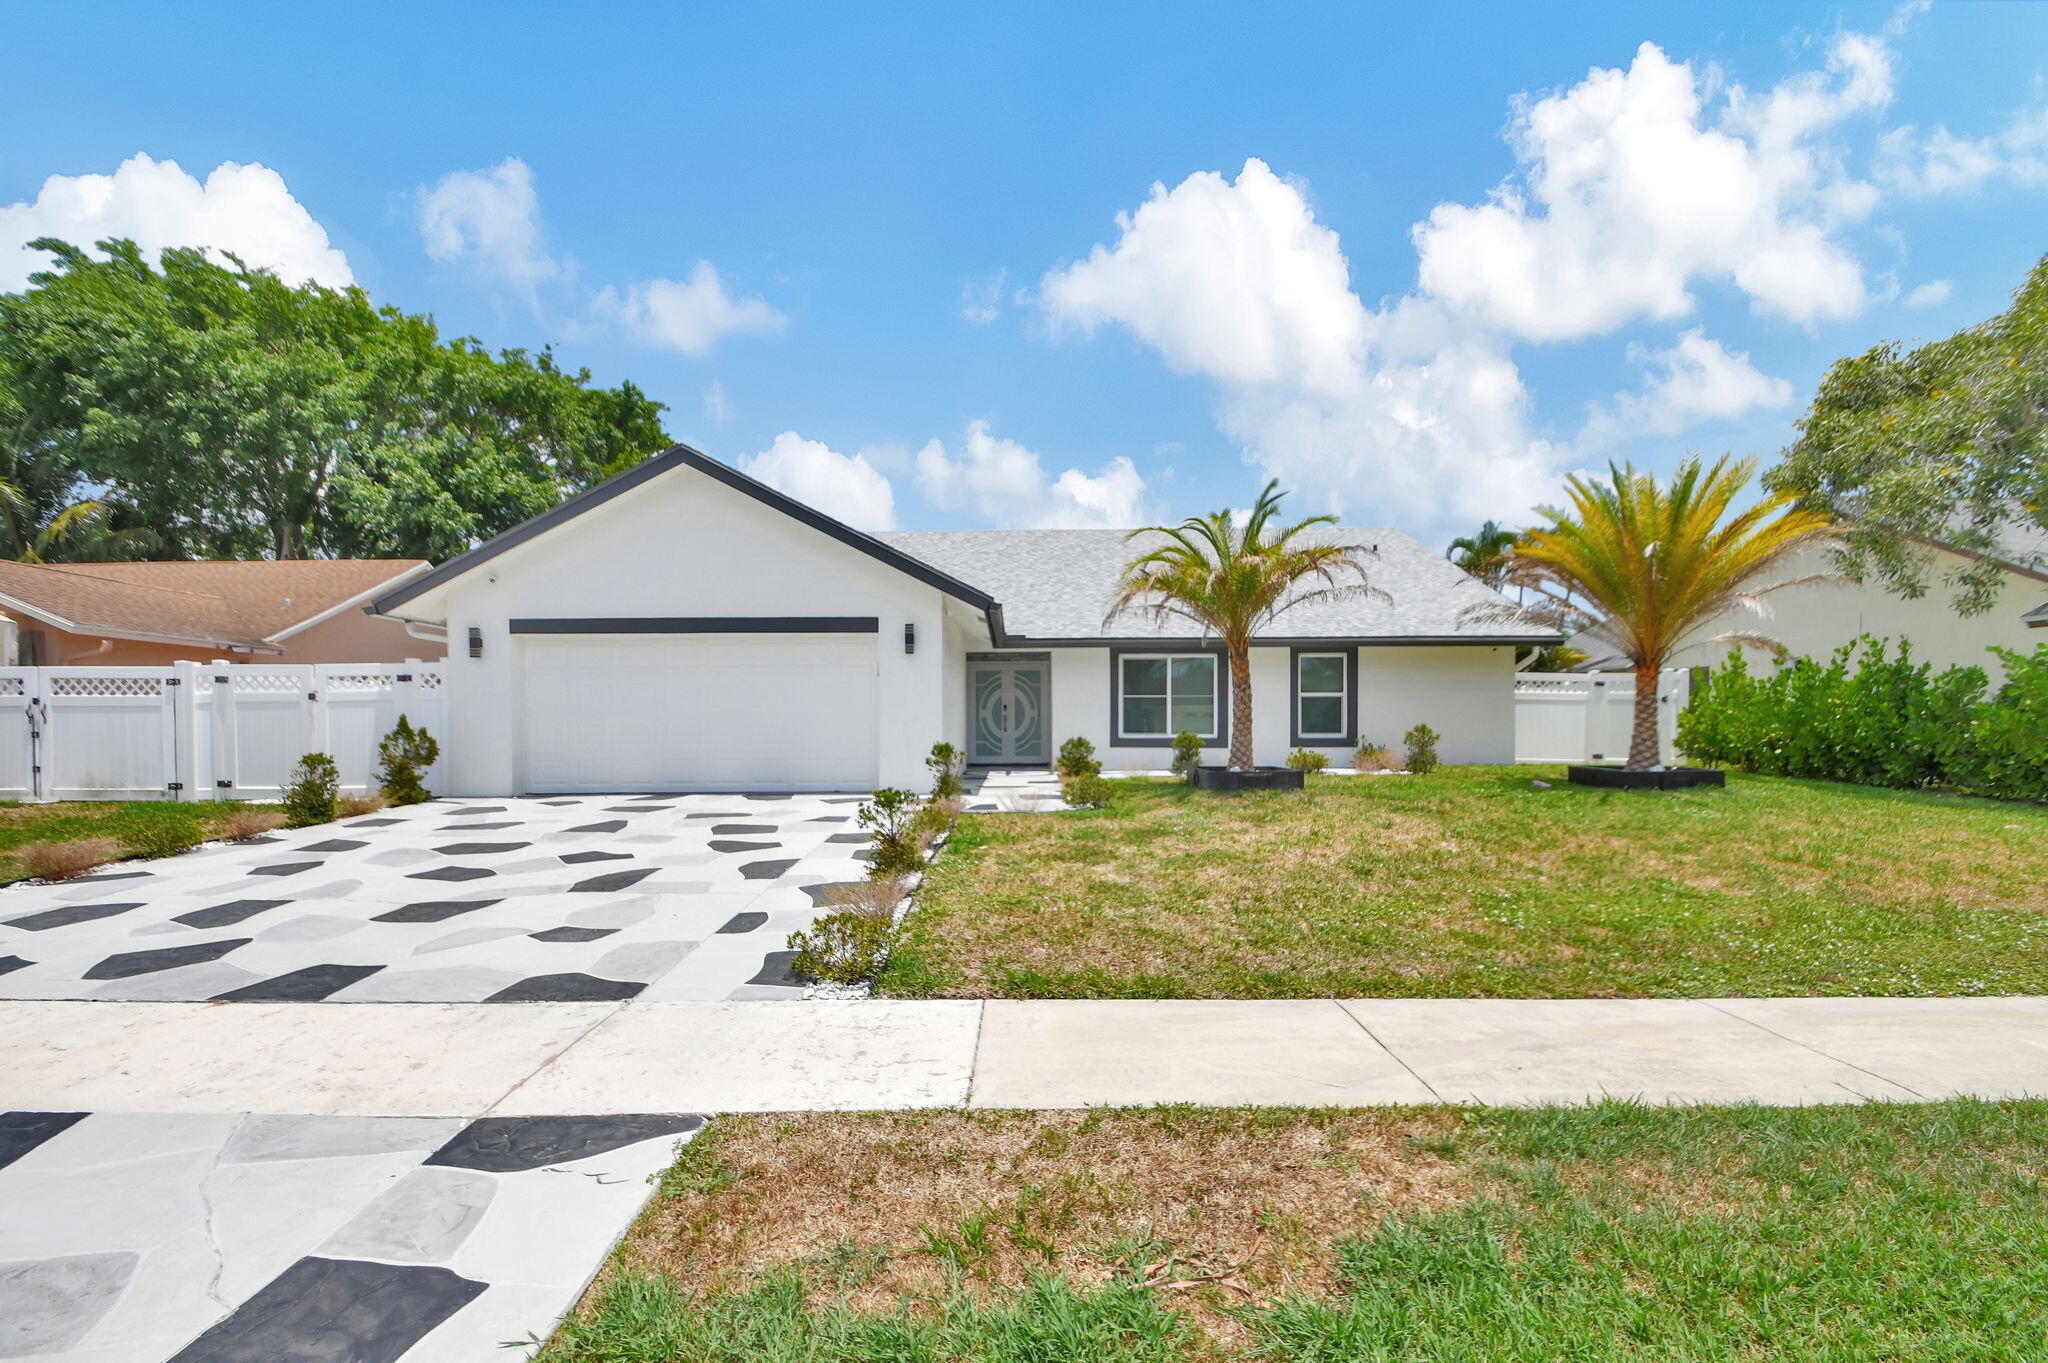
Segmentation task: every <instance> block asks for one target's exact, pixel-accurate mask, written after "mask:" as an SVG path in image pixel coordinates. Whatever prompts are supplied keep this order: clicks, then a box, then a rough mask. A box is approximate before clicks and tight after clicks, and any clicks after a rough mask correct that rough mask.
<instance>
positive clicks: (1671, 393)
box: [1573, 327, 1792, 455]
mask: <svg viewBox="0 0 2048 1363" xmlns="http://www.w3.org/2000/svg"><path fill="white" fill-rule="evenodd" d="M1632 356H1633V358H1634V359H1635V360H1636V362H1637V363H1638V364H1640V365H1642V366H1643V368H1644V369H1645V370H1646V371H1647V374H1646V379H1645V382H1644V384H1643V386H1642V387H1641V388H1639V389H1637V390H1635V391H1633V392H1628V393H1622V394H1619V395H1617V396H1616V397H1615V398H1614V399H1613V401H1612V402H1610V403H1603V404H1595V406H1594V407H1593V409H1592V411H1591V412H1590V413H1589V414H1588V417H1587V420H1586V425H1585V428H1584V429H1583V430H1582V431H1581V432H1580V434H1579V438H1578V440H1577V441H1575V442H1574V446H1573V447H1574V451H1575V452H1576V453H1578V454H1582V455H1583V454H1589V453H1592V452H1594V451H1596V450H1599V449H1602V448H1605V447H1606V446H1608V445H1612V444H1614V443H1615V442H1616V441H1618V440H1625V439H1627V438H1629V437H1631V436H1638V435H1673V434H1676V433H1677V432H1679V431H1682V430H1685V429H1686V428H1687V427H1689V426H1694V425H1697V424H1699V423H1700V422H1703V421H1733V420H1734V419H1735V418H1737V417H1740V416H1746V415H1747V414H1749V413H1750V412H1753V411H1756V410H1758V409H1759V408H1774V407H1783V406H1785V405H1786V404H1787V403H1789V402H1791V401H1792V385H1791V384H1790V383H1788V382H1786V381H1785V380H1784V379H1778V378H1772V377H1771V376H1770V375H1768V374H1765V373H1764V372H1763V371H1761V370H1759V369H1758V368H1757V367H1756V366H1755V365H1753V364H1751V363H1750V360H1749V356H1748V355H1747V354H1744V353H1741V352H1737V351H1731V350H1729V349H1728V348H1727V347H1726V346H1723V345H1722V344H1721V343H1720V342H1719V341H1716V340H1712V339H1710V338H1709V337H1708V336H1706V335H1705V334H1704V333H1703V332H1702V331H1700V329H1699V328H1697V327H1695V328H1694V329H1693V330H1691V331H1688V332H1685V333H1683V334H1682V335H1680V336H1679V338H1678V342H1677V344H1675V345H1673V346H1671V347H1670V348H1668V349H1664V350H1648V349H1645V348H1643V347H1634V348H1632Z"/></svg>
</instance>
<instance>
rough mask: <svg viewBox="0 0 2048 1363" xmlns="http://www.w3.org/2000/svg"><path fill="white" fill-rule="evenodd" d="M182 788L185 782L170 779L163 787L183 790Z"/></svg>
mask: <svg viewBox="0 0 2048 1363" xmlns="http://www.w3.org/2000/svg"><path fill="white" fill-rule="evenodd" d="M184 788H185V783H184V782H183V781H172V782H170V783H169V784H168V785H166V786H165V787H164V789H165V790H183V789H184Z"/></svg>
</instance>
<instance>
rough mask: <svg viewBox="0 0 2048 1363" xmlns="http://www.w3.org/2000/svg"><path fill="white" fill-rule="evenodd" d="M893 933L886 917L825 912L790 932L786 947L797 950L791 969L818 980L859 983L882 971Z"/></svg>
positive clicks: (887, 957) (836, 982)
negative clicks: (804, 926)
mask: <svg viewBox="0 0 2048 1363" xmlns="http://www.w3.org/2000/svg"><path fill="white" fill-rule="evenodd" d="M894 935H895V934H894V932H893V931H892V929H891V928H890V926H889V920H888V919H886V918H880V917H876V916H874V915H872V914H865V913H851V912H841V913H828V914H826V915H825V916H824V917H823V918H820V919H819V920H818V921H817V922H815V923H813V924H811V926H810V928H809V930H808V931H804V932H792V933H791V934H790V935H789V949H790V950H792V951H794V952H795V953H796V958H795V959H794V960H792V961H791V962H790V963H789V965H790V969H791V970H793V971H795V972H796V974H797V975H799V976H800V977H802V978H803V979H807V980H815V981H818V982H819V983H821V984H861V983H863V982H865V981H867V980H872V979H873V978H874V977H875V976H876V975H877V974H879V973H881V969H882V966H883V965H884V964H885V963H886V962H887V961H888V959H889V941H890V938H891V937H893V936H894Z"/></svg>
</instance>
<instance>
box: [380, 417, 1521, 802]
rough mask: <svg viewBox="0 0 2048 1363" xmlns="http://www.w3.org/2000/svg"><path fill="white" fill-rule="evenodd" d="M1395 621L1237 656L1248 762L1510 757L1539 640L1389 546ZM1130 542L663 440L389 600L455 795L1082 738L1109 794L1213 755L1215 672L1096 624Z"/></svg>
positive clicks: (1156, 641)
mask: <svg viewBox="0 0 2048 1363" xmlns="http://www.w3.org/2000/svg"><path fill="white" fill-rule="evenodd" d="M1341 533H1342V534H1343V535H1344V536H1345V537H1346V538H1347V539H1349V540H1351V541H1353V542H1357V543H1363V544H1368V545H1373V546H1375V547H1376V550H1377V556H1376V557H1375V558H1374V559H1373V560H1371V561H1370V562H1369V563H1368V568H1369V570H1370V572H1371V575H1372V580H1373V582H1374V583H1375V585H1377V586H1378V587H1379V588H1380V589H1381V590H1383V591H1384V592H1386V593H1387V594H1388V597H1389V598H1390V599H1389V600H1386V601H1378V600H1359V601H1355V602H1342V603H1320V604H1315V605H1310V606H1305V607H1303V608H1301V609H1299V610H1296V611H1292V612H1289V613H1287V614H1285V615H1283V616H1282V617H1281V618H1280V621H1279V622H1278V625H1277V626H1276V628H1278V629H1279V630H1280V631H1281V633H1280V634H1278V635H1277V636H1276V637H1274V638H1271V639H1269V640H1266V641H1265V642H1264V644H1263V646H1260V647H1257V648H1255V649H1254V650H1253V653H1252V669H1253V684H1254V698H1255V705H1256V709H1255V713H1254V719H1253V730H1254V737H1255V739H1256V743H1257V756H1258V759H1259V761H1261V762H1262V763H1277V762H1279V761H1281V760H1282V759H1283V758H1284V757H1285V755H1286V753H1287V751H1288V750H1289V749H1290V748H1291V747H1293V746H1295V745H1296V744H1302V745H1306V746H1311V747H1316V748H1322V749H1325V750H1327V751H1329V752H1330V753H1332V754H1333V755H1336V756H1339V757H1342V756H1344V755H1348V753H1349V752H1350V751H1351V749H1352V748H1353V747H1354V746H1355V745H1356V743H1357V741H1358V737H1359V735H1360V734H1361V733H1363V734H1365V735H1368V736H1370V737H1372V738H1373V739H1375V740H1377V741H1379V742H1381V743H1384V744H1388V745H1398V743H1399V740H1400V737H1401V735H1402V734H1403V733H1405V732H1406V731H1407V729H1408V728H1409V727H1410V726H1412V725H1414V724H1417V723H1427V724H1429V725H1431V726H1432V727H1433V728H1435V729H1436V730H1437V731H1438V732H1439V733H1440V734H1441V735H1442V741H1441V743H1440V745H1439V750H1440V752H1441V754H1442V756H1443V758H1444V760H1445V761H1447V762H1512V761H1513V760H1514V753H1515V719H1514V696H1513V690H1514V660H1515V646H1516V645H1517V644H1523V643H1549V642H1554V641H1555V639H1556V637H1557V636H1556V635H1554V634H1552V633H1549V632H1547V631H1546V630H1545V629H1544V628H1543V627H1542V626H1540V625H1536V624H1534V623H1531V624H1529V625H1528V626H1527V627H1526V628H1523V627H1519V626H1518V627H1516V628H1513V629H1511V630H1507V631H1506V632H1504V630H1503V627H1502V626H1500V625H1498V624H1495V625H1473V624H1467V623H1461V615H1462V614H1463V613H1464V612H1466V610H1467V608H1468V607H1470V606H1472V605H1473V604H1475V603H1479V602H1497V601H1498V600H1499V598H1497V597H1495V596H1494V595H1493V594H1492V593H1491V592H1490V591H1488V590H1487V589H1486V588H1485V587H1483V586H1481V585H1480V584H1479V583H1478V582H1476V581H1474V580H1473V579H1472V578H1470V577H1468V576H1467V575H1466V574H1464V573H1463V572H1460V571H1459V570H1458V569H1456V568H1454V567H1452V566H1451V565H1450V564H1448V563H1446V562H1445V561H1444V560H1443V559H1442V558H1441V557H1439V556H1438V555H1436V554H1434V553H1432V552H1430V551H1429V550H1427V549H1425V548H1423V546H1422V545H1420V544H1418V543H1417V542H1416V541H1414V540H1412V539H1410V538H1409V537H1407V536H1406V535H1402V534H1400V533H1399V532H1397V531H1392V530H1370V529H1367V530H1345V531H1343V532H1341ZM1133 552H1134V549H1133V546H1131V545H1130V544H1127V543H1126V542H1125V537H1124V533H1123V532H1122V531H1117V530H1017V531H1007V530H968V531H930V532H888V533H877V534H868V533H864V532H862V531H858V530H855V529H852V528H851V527H849V526H846V525H844V524H841V523H840V522H838V521H836V520H833V519H832V518H831V517H830V516H829V515H826V514H824V513H823V512H821V511H819V510H816V509H814V508H812V507H809V506H806V505H803V504H802V503H799V502H796V501H794V500H792V499H790V498H789V497H786V496H784V495H783V494H782V493H780V492H777V491H775V490H773V489H772V488H769V487H767V486H765V485H763V484H761V483H758V482H756V481H754V480H753V479H751V478H748V477H747V476H745V475H744V474H742V473H740V472H738V471H737V470H735V469H732V468H730V467H728V466H726V465H724V464H722V463H719V462H718V461H716V460H714V459H711V458H709V457H707V456H705V455H703V454H700V453H698V452H697V451H695V450H692V449H689V448H687V447H684V446H677V447H675V448H673V449H671V450H669V451H667V452H666V453H664V454H662V455H659V456H657V457H655V458H652V459H649V460H648V461H647V462H645V463H643V464H640V465H638V466H636V467H635V468H632V469H630V470H628V471H627V472H625V473H622V474H620V475H619V476H617V477H615V478H613V479H611V480H610V481H608V482H605V483H603V484H600V485H599V486H597V487H594V488H592V489H590V490H589V491H588V492H585V493H583V494H582V495H581V496H578V497H576V498H574V499H572V500H571V501H568V502H565V503H564V504H562V505H561V506H559V507H556V508H555V509H554V510H552V511H549V512H547V513H545V514H543V515H541V516H537V517H535V518H534V519H533V520H531V521H528V522H527V523H526V524H524V525H521V526H518V527H516V528H515V529H513V530H510V531H507V532H506V533H505V534H503V535H500V536H498V537H497V538H496V539H493V540H491V541H489V542H488V543H485V544H483V545H480V546H478V547H477V548H476V549H474V550H472V551H470V552H469V553H467V554H464V555H463V556H461V557H460V558H457V559H454V560H451V561H450V562H448V563H445V564H443V565H441V566H439V567H437V568H435V569H433V570H432V571H431V572H428V573H425V574H422V575H421V576H419V577H417V578H415V579H413V580H411V581H409V582H407V583H405V584H404V585H403V586H401V587H399V588H397V589H395V590H393V591H391V592H388V593H386V594H385V595H383V596H381V597H379V598H377V599H376V600H375V601H373V602H372V603H371V604H370V605H369V606H368V607H366V609H368V610H369V611H371V612H372V613H375V614H379V615H385V616H390V617H395V618H397V619H400V620H404V621H407V622H409V623H410V627H411V628H413V629H415V630H417V631H419V632H421V633H424V634H427V635H430V636H431V635H437V634H439V633H440V632H441V631H442V630H445V631H446V635H447V639H448V659H447V664H446V667H447V673H446V687H447V700H448V711H447V713H448V721H447V727H448V733H447V734H446V736H445V737H446V740H447V741H446V743H445V748H444V751H445V756H444V762H445V764H446V770H447V771H448V773H449V774H448V778H447V780H446V781H445V785H446V788H447V793H449V794H456V795H511V794H528V793H533V794H539V793H555V792H563V793H573V792H614V791H617V792H629V791H684V790H730V791H746V790H758V791H809V790H846V791H857V790H867V789H872V788H873V787H875V786H876V785H878V784H881V785H901V786H909V787H913V788H921V787H922V786H924V785H925V784H926V782H927V780H928V774H927V773H926V771H925V769H924V765H923V763H924V758H925V755H926V753H927V752H928V751H929V750H930V748H931V746H932V745H933V744H934V743H936V742H939V741H940V740H946V741H950V742H952V743H954V744H956V745H958V746H959V747H961V748H962V749H963V750H964V751H965V752H966V753H967V755H968V758H969V761H970V762H971V763H975V764H986V765H1001V766H1028V765H1034V764H1044V763H1046V762H1048V761H1050V759H1051V758H1052V757H1053V756H1054V755H1055V754H1056V753H1057V751H1058V748H1059V744H1060V743H1061V742H1062V741H1063V740H1065V739H1067V738H1071V737H1074V736H1077V735H1078V736H1081V737H1085V738H1087V739H1089V740H1091V741H1092V742H1093V743H1094V744H1095V747H1096V751H1097V754H1098V756H1100V757H1101V758H1102V760H1103V762H1104V764H1105V766H1106V767H1107V768H1108V769H1109V770H1112V771H1114V770H1119V769H1125V768H1138V767H1145V768H1153V767H1159V766H1163V765H1165V762H1166V752H1165V749H1166V748H1167V747H1168V745H1169V743H1170V741H1171V735H1172V734H1173V733H1175V732H1176V731H1178V730H1180V729H1192V730H1194V731H1195V732H1198V733H1201V734H1203V735H1204V736H1205V737H1208V738H1210V739H1211V741H1212V743H1213V745H1214V748H1213V750H1212V752H1211V754H1210V756H1209V758H1208V760H1210V761H1219V762H1220V761H1222V760H1224V748H1225V747H1226V745H1227V743H1228V730H1227V726H1228V724H1229V705H1228V694H1229V693H1228V682H1227V678H1226V676H1225V671H1226V669H1225V667H1224V665H1223V662H1222V659H1221V657H1220V655H1219V654H1218V652H1217V650H1216V649H1215V648H1214V647H1212V646H1211V645H1209V644H1208V643H1206V642H1205V641H1204V640H1203V639H1201V638H1200V637H1199V635H1198V634H1197V632H1196V631H1195V630H1194V629H1193V628H1192V627H1187V626H1182V627H1180V628H1178V629H1174V628H1164V629H1162V628H1157V627H1154V626H1152V625H1151V624H1149V623H1148V622H1146V621H1143V620H1139V619H1136V618H1124V619H1120V620H1118V621H1117V622H1115V623H1114V624H1112V625H1109V626H1105V624H1104V622H1103V612H1104V609H1105V607H1106V605H1107V604H1108V602H1109V599H1110V595H1111V591H1112V588H1113V586H1114V584H1115V581H1116V578H1117V575H1118V572H1119V570H1120V569H1121V567H1122V565H1123V564H1124V563H1125V562H1126V561H1127V560H1128V558H1129V557H1130V556H1131V554H1132V553H1133Z"/></svg>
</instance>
